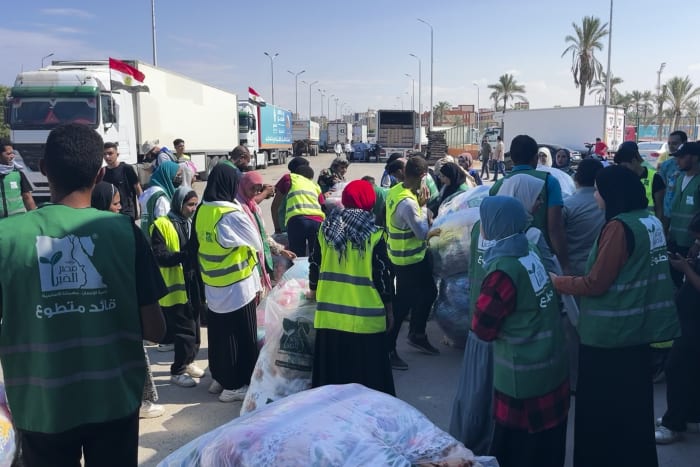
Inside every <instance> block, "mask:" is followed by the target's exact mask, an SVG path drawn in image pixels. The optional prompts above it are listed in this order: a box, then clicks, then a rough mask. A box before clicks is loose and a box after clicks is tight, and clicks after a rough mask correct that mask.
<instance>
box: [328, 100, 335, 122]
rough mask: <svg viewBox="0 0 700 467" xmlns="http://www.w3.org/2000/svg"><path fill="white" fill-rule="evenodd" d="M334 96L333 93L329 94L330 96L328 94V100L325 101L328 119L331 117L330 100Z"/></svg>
mask: <svg viewBox="0 0 700 467" xmlns="http://www.w3.org/2000/svg"><path fill="white" fill-rule="evenodd" d="M334 97H335V94H331V95H330V96H328V100H327V101H326V107H328V109H326V110H328V112H327V113H328V120H330V119H331V100H332V99H333V98H334Z"/></svg>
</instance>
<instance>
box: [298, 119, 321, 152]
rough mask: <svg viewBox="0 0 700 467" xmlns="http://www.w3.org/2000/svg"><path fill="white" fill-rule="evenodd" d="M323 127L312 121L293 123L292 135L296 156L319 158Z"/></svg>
mask: <svg viewBox="0 0 700 467" xmlns="http://www.w3.org/2000/svg"><path fill="white" fill-rule="evenodd" d="M320 133H321V126H320V125H319V124H318V122H314V121H311V120H295V121H294V122H293V123H292V135H293V137H294V155H295V156H300V155H302V154H306V155H307V156H317V155H318V152H319V140H320V137H321V134H320Z"/></svg>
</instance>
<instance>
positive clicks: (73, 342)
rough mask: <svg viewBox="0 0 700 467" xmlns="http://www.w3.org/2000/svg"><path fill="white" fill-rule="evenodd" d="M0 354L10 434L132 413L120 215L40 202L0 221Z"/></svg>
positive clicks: (138, 352)
mask: <svg viewBox="0 0 700 467" xmlns="http://www.w3.org/2000/svg"><path fill="white" fill-rule="evenodd" d="M0 242H1V243H2V245H3V248H2V250H0V270H2V271H4V272H5V273H4V274H2V275H0V287H1V288H2V291H3V294H2V310H3V317H2V327H1V328H0V358H1V359H2V367H3V371H4V377H5V388H6V389H7V396H8V401H9V406H10V409H11V410H12V418H13V422H14V425H15V427H16V428H19V429H22V430H28V431H35V432H40V433H59V432H63V431H65V430H69V429H71V428H74V427H77V426H79V425H85V424H89V423H101V422H105V421H109V420H116V419H119V418H124V417H126V416H128V415H131V414H133V413H135V412H136V411H137V410H138V408H139V405H140V404H141V394H142V391H143V385H144V380H145V377H146V363H145V359H144V355H143V345H142V334H141V316H140V312H139V304H138V302H137V298H136V277H135V268H136V266H135V256H136V254H135V250H134V230H133V227H132V224H131V219H130V218H129V217H128V216H120V215H116V214H113V213H110V212H106V211H98V210H96V209H93V208H84V209H74V208H70V207H67V206H62V205H52V204H50V205H46V206H44V207H42V208H39V209H37V210H35V211H31V212H29V213H27V214H25V215H22V216H18V217H17V218H16V220H13V222H11V223H10V222H7V223H0Z"/></svg>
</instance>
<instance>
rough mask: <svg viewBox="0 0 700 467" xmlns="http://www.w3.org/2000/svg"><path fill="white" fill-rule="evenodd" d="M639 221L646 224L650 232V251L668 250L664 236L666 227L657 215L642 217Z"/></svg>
mask: <svg viewBox="0 0 700 467" xmlns="http://www.w3.org/2000/svg"><path fill="white" fill-rule="evenodd" d="M639 222H641V223H642V225H644V227H645V228H646V230H647V233H648V234H649V251H654V250H658V249H663V250H664V251H665V250H666V238H665V237H664V228H663V226H662V225H661V221H660V220H658V219H657V218H656V217H652V216H649V217H642V218H641V219H639Z"/></svg>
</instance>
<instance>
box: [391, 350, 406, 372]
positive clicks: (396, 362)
mask: <svg viewBox="0 0 700 467" xmlns="http://www.w3.org/2000/svg"><path fill="white" fill-rule="evenodd" d="M389 361H390V362H391V368H392V369H393V370H408V363H406V362H404V361H403V359H402V358H401V357H399V354H397V353H396V350H393V351H391V352H389Z"/></svg>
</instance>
